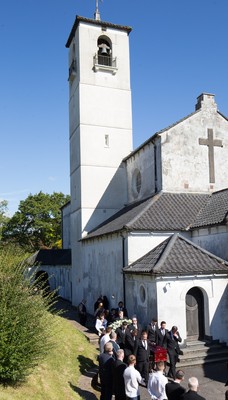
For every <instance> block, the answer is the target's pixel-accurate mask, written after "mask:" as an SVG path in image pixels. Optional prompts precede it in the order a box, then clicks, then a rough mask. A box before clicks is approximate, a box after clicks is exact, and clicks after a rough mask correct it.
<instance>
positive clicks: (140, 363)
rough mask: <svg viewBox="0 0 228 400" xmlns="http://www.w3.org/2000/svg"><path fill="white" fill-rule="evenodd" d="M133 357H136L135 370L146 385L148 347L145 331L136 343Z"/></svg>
mask: <svg viewBox="0 0 228 400" xmlns="http://www.w3.org/2000/svg"><path fill="white" fill-rule="evenodd" d="M134 355H135V357H136V369H137V370H138V371H139V372H140V374H141V376H142V377H143V378H144V380H145V383H146V384H147V382H148V376H149V356H150V347H149V342H148V340H147V333H146V331H143V332H142V334H141V338H140V339H139V340H137V341H136V345H135V351H134Z"/></svg>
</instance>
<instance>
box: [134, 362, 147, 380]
mask: <svg viewBox="0 0 228 400" xmlns="http://www.w3.org/2000/svg"><path fill="white" fill-rule="evenodd" d="M136 368H137V370H138V371H139V372H140V374H141V375H142V377H143V378H144V379H145V382H146V383H147V382H148V377H149V362H148V361H138V362H137V364H136Z"/></svg>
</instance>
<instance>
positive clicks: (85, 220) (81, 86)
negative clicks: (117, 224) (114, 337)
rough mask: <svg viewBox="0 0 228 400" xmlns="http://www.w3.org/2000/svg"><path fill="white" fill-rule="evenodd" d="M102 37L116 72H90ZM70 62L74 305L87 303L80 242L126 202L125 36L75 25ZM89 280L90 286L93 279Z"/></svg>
mask: <svg viewBox="0 0 228 400" xmlns="http://www.w3.org/2000/svg"><path fill="white" fill-rule="evenodd" d="M100 36H107V37H108V38H109V40H110V41H111V43H112V57H113V58H115V57H116V60H117V64H116V66H117V69H116V70H115V71H114V70H113V69H112V68H111V69H110V70H108V69H106V70H104V69H99V68H98V69H97V70H95V69H94V55H95V53H97V51H98V47H97V43H98V38H99V37H100ZM72 61H75V63H76V71H75V76H74V79H73V76H72V77H71V78H72V79H70V80H69V90H70V93H69V114H70V115H69V120H70V122H69V125H70V135H69V136H70V181H71V245H72V282H73V289H72V290H73V293H72V302H73V304H75V305H76V304H78V303H79V301H81V299H82V298H83V297H84V296H85V295H86V297H87V295H88V290H87V283H88V285H89V281H88V280H87V279H86V278H85V274H86V271H87V262H88V258H87V257H86V255H85V254H84V248H83V249H82V243H81V242H80V241H79V240H80V239H81V238H82V237H83V236H85V235H86V233H87V232H88V231H90V230H92V229H94V228H95V227H96V226H97V225H99V224H100V223H101V222H103V221H104V220H106V219H107V218H108V217H109V216H111V215H112V214H114V213H115V212H117V211H118V210H119V209H120V208H122V207H123V205H124V204H125V203H126V202H127V184H126V171H125V166H124V165H122V164H121V162H122V159H123V158H124V157H125V156H126V155H127V154H129V153H130V151H131V150H132V110H131V88H130V58H129V37H128V32H127V30H125V29H122V28H116V29H114V28H113V27H111V26H109V25H108V26H107V27H106V28H105V29H103V27H102V26H101V25H100V26H99V23H98V24H97V23H96V24H95V25H94V24H93V23H90V22H89V20H87V21H86V22H85V21H79V23H78V25H77V28H76V31H75V36H74V37H73V38H72V41H71V43H70V47H69V67H70V66H71V63H72ZM113 72H115V73H113ZM109 250H110V248H108V249H107V251H109ZM96 254H97V253H96ZM102 254H103V253H102ZM105 254H106V249H105V250H104V259H105V260H106V258H107V257H108V259H110V257H109V256H108V255H107V256H106V255H105ZM84 257H86V259H85V258H84ZM99 257H101V256H99V255H98V259H99ZM102 257H103V256H102ZM102 260H103V258H102ZM94 268H95V270H96V261H95V267H94ZM102 268H103V267H102ZM118 268H120V266H119V265H118ZM91 271H92V274H94V271H93V270H91ZM117 274H118V272H117ZM91 279H92V282H93V279H94V277H92V278H91ZM87 281H88V282H87ZM101 281H102V278H101ZM119 286H120V285H119ZM99 294H100V293H98V295H99ZM91 302H92V300H91ZM93 302H94V299H93ZM91 304H92V303H91Z"/></svg>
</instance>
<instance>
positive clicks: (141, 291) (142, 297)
mask: <svg viewBox="0 0 228 400" xmlns="http://www.w3.org/2000/svg"><path fill="white" fill-rule="evenodd" d="M139 297H140V300H141V302H142V303H144V302H145V300H146V290H145V287H144V286H143V285H141V286H140V288H139Z"/></svg>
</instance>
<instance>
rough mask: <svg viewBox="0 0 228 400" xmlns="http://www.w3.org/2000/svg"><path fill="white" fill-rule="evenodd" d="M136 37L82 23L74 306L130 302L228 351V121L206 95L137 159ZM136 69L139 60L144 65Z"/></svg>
mask: <svg viewBox="0 0 228 400" xmlns="http://www.w3.org/2000/svg"><path fill="white" fill-rule="evenodd" d="M130 33H131V27H129V26H122V25H116V24H113V23H110V22H104V21H102V20H101V19H100V15H99V12H98V10H96V13H95V18H94V19H88V18H84V17H80V16H77V17H76V19H75V22H74V24H73V27H72V30H71V32H70V34H69V38H68V40H67V43H66V47H67V49H68V52H69V79H68V81H69V119H70V120H69V142H70V187H71V202H70V203H68V204H67V205H66V206H65V207H64V208H63V209H62V224H63V248H64V249H69V248H70V249H71V256H72V266H71V289H70V290H71V293H70V294H69V293H68V295H67V298H70V299H71V301H72V304H73V305H78V304H79V302H80V301H81V300H82V299H83V298H85V299H86V300H87V308H88V311H90V312H91V313H93V305H94V302H95V301H96V299H97V298H98V296H99V295H100V294H102V295H106V296H107V297H108V300H109V302H110V308H111V307H116V306H117V304H118V302H119V301H120V300H123V301H124V303H125V305H126V307H127V309H128V313H129V316H131V315H133V314H136V315H137V317H138V319H139V321H140V322H141V324H147V323H148V322H150V321H151V318H152V317H157V319H158V321H159V322H160V321H161V320H165V321H166V322H167V327H169V328H171V326H172V325H177V326H178V327H179V330H180V332H181V336H182V338H183V339H184V340H186V339H188V338H213V339H215V340H220V341H223V342H226V343H227V344H228V313H227V309H228V289H227V283H228V245H227V244H228V224H227V222H228V219H227V211H228V118H227V117H225V116H224V115H223V114H222V113H221V112H220V111H218V108H217V104H216V102H215V97H214V95H213V94H210V93H202V94H200V95H199V97H198V98H197V101H196V105H195V108H194V106H193V109H192V112H191V110H190V114H189V115H187V116H185V117H183V118H182V119H181V120H180V121H177V122H175V123H173V124H172V125H171V126H169V127H167V128H163V129H162V130H160V131H159V132H156V133H155V134H154V135H153V136H152V137H150V138H148V140H147V141H146V142H144V143H143V144H142V145H141V146H139V147H138V148H137V149H133V148H132V106H131V84H130V58H129V36H130ZM133 62H134V61H133Z"/></svg>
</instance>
